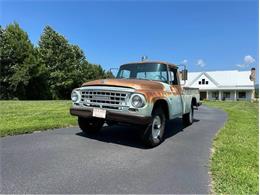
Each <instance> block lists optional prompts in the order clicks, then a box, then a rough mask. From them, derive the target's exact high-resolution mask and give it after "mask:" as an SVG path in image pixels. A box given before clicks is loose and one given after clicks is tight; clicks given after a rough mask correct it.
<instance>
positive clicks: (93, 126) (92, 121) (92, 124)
mask: <svg viewBox="0 0 260 195" xmlns="http://www.w3.org/2000/svg"><path fill="white" fill-rule="evenodd" d="M78 124H79V128H80V129H81V130H82V131H83V132H84V133H97V132H98V131H99V130H100V129H101V128H102V127H103V124H104V119H99V118H81V117H78Z"/></svg>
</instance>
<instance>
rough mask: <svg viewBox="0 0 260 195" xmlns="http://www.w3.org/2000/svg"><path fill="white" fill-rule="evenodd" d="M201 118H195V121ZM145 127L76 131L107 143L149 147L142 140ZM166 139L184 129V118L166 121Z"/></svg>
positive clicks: (106, 127)
mask: <svg viewBox="0 0 260 195" xmlns="http://www.w3.org/2000/svg"><path fill="white" fill-rule="evenodd" d="M198 121H199V120H197V119H194V122H198ZM143 130H144V129H141V128H140V127H139V128H138V127H135V126H130V125H114V126H105V127H103V128H102V129H101V130H100V132H98V133H97V134H94V135H91V134H90V135H89V134H85V133H83V132H80V133H76V135H78V136H82V137H85V138H89V139H94V140H98V141H102V142H107V143H115V144H120V145H125V146H130V147H135V148H140V149H148V148H147V147H146V146H145V145H144V144H143V143H142V140H141V135H142V132H143ZM165 130H166V132H165V140H166V139H168V138H170V137H172V136H174V135H176V134H177V133H179V132H181V131H184V130H185V126H183V124H182V119H181V118H178V119H174V120H170V121H168V122H167V123H166V128H165Z"/></svg>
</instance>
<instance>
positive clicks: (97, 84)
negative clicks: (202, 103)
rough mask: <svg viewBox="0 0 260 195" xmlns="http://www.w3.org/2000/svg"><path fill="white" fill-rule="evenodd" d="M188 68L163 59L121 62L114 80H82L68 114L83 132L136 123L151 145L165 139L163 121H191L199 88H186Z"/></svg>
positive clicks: (196, 103)
mask: <svg viewBox="0 0 260 195" xmlns="http://www.w3.org/2000/svg"><path fill="white" fill-rule="evenodd" d="M185 80H187V70H186V69H184V70H182V71H179V70H178V66H176V65H174V64H170V63H166V62H157V61H143V62H136V63H128V64H124V65H122V66H121V67H120V69H119V72H118V74H117V77H116V79H102V80H96V81H91V82H87V83H84V84H83V85H82V86H81V87H80V88H77V89H74V90H73V91H72V94H71V99H72V102H73V105H72V107H71V108H70V113H71V115H74V116H78V124H79V127H80V128H81V130H82V131H83V132H85V133H94V132H97V131H98V130H100V129H101V128H102V126H103V124H104V123H105V122H106V123H107V124H108V125H113V124H115V123H127V124H134V125H139V126H140V129H142V139H143V141H144V143H145V144H147V145H148V146H150V147H154V146H157V145H159V144H160V143H161V142H162V141H163V139H164V131H165V122H166V121H167V120H170V119H174V118H176V117H182V119H183V122H184V125H190V124H192V122H193V115H194V109H196V108H197V106H199V90H198V89H196V88H186V87H183V86H182V85H181V82H184V81H185Z"/></svg>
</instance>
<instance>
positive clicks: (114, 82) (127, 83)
mask: <svg viewBox="0 0 260 195" xmlns="http://www.w3.org/2000/svg"><path fill="white" fill-rule="evenodd" d="M82 86H116V87H129V88H133V89H136V90H164V86H163V84H161V83H160V82H157V81H146V80H138V79H103V80H95V81H90V82H87V83H84V84H83V85H82Z"/></svg>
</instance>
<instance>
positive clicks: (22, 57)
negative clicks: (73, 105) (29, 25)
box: [0, 23, 113, 100]
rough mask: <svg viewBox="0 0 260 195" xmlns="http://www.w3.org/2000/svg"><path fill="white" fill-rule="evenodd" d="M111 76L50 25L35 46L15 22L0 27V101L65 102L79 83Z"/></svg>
mask: <svg viewBox="0 0 260 195" xmlns="http://www.w3.org/2000/svg"><path fill="white" fill-rule="evenodd" d="M111 77H113V75H112V73H111V72H109V71H107V72H106V71H105V70H104V69H103V68H102V67H101V65H97V64H91V63H89V62H88V61H87V59H86V57H85V54H84V52H83V51H82V49H80V47H79V46H77V45H74V44H70V43H69V42H68V40H67V39H66V38H65V37H64V36H63V35H61V34H59V33H58V32H56V31H55V30H54V29H53V28H51V27H50V26H46V27H45V28H44V30H43V32H42V34H41V36H40V40H39V42H38V44H37V45H33V44H32V42H31V41H30V39H29V37H28V34H27V33H26V32H25V31H24V30H23V29H22V28H21V27H20V26H19V25H18V24H17V23H12V24H9V25H7V26H6V27H5V28H3V27H2V26H0V92H1V93H0V99H20V100H27V99H28V100H29V99H30V100H39V99H42V100H47V99H68V98H69V97H70V93H71V90H72V89H73V88H76V87H79V86H80V85H81V84H82V83H83V82H86V81H89V80H94V79H100V78H111Z"/></svg>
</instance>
